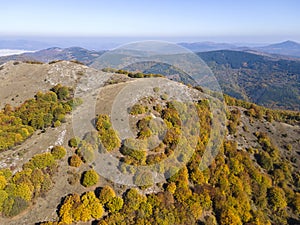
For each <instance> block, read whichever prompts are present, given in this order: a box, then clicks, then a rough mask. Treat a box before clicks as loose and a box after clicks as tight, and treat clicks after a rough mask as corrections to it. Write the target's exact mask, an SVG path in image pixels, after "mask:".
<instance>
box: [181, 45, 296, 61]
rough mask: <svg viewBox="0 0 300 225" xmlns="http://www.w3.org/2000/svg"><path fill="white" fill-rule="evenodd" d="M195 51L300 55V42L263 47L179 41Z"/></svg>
mask: <svg viewBox="0 0 300 225" xmlns="http://www.w3.org/2000/svg"><path fill="white" fill-rule="evenodd" d="M179 45H181V46H182V47H185V48H187V49H189V50H191V51H193V52H208V51H216V50H238V51H257V52H263V53H269V54H278V55H285V56H293V57H300V44H299V43H297V42H294V41H285V42H282V43H277V44H271V45H267V46H262V47H248V46H246V45H245V46H244V47H241V46H237V45H234V44H227V43H214V42H194V43H179Z"/></svg>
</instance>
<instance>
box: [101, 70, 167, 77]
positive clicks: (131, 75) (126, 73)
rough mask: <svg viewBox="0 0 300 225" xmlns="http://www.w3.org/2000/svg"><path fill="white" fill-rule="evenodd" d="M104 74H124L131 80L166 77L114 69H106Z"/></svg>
mask: <svg viewBox="0 0 300 225" xmlns="http://www.w3.org/2000/svg"><path fill="white" fill-rule="evenodd" d="M102 71H103V72H108V73H117V74H124V75H127V76H128V77H131V78H150V77H164V76H163V75H161V74H156V73H155V74H154V73H149V74H146V73H141V72H129V71H127V70H117V69H112V68H104V69H102Z"/></svg>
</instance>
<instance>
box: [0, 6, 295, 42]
mask: <svg viewBox="0 0 300 225" xmlns="http://www.w3.org/2000/svg"><path fill="white" fill-rule="evenodd" d="M299 8H300V2H299V1H296V0H290V1H288V2H287V1H284V0H275V1H269V0H267V1H259V0H254V1H250V2H245V1H233V0H229V1H216V0H212V1H205V2H204V1H196V0H190V1H186V2H182V1H170V0H166V1H155V0H154V1H151V2H141V1H137V0H132V1H126V2H124V1H120V0H116V1H112V2H107V1H95V0H88V1H70V0H66V1H63V2H61V1H58V0H53V1H49V2H46V1H42V2H41V1H37V0H29V1H26V2H22V1H13V2H8V1H6V2H2V4H1V8H0V18H1V21H5V23H3V24H2V25H1V28H0V39H2V40H3V39H5V38H10V39H11V38H15V39H24V37H25V38H26V39H39V40H41V41H45V40H47V39H48V40H50V41H51V40H54V39H55V38H56V39H57V38H59V39H63V38H70V37H72V38H73V39H74V37H76V39H80V38H81V39H89V40H92V39H95V38H97V37H98V38H99V37H101V38H102V40H104V39H113V40H115V39H120V38H121V39H122V40H123V41H124V40H125V42H126V40H129V41H139V40H141V39H142V40H145V39H146V40H147V39H156V40H157V39H159V40H163V41H171V42H182V41H185V42H197V41H201V42H202V41H214V42H227V43H228V42H229V43H237V42H238V43H264V44H266V43H275V42H281V41H285V40H293V41H297V42H299V41H300V24H299V22H298V17H299V16H298V9H299ZM123 41H122V42H123ZM127 42H128V41H127Z"/></svg>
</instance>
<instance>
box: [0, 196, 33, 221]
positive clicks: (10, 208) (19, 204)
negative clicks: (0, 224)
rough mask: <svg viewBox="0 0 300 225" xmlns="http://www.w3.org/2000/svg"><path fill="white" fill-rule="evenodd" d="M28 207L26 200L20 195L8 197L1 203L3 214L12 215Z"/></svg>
mask: <svg viewBox="0 0 300 225" xmlns="http://www.w3.org/2000/svg"><path fill="white" fill-rule="evenodd" d="M27 207H28V202H27V201H26V200H24V199H23V198H20V197H8V198H7V199H6V200H5V201H4V204H3V214H4V215H5V216H6V217H13V216H16V215H18V214H20V213H21V212H23V211H24V210H25V209H26V208H27Z"/></svg>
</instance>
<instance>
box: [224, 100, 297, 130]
mask: <svg viewBox="0 0 300 225" xmlns="http://www.w3.org/2000/svg"><path fill="white" fill-rule="evenodd" d="M224 99H225V102H226V104H227V105H229V106H239V107H243V108H245V109H247V110H248V111H247V113H248V115H249V116H252V117H254V118H256V119H262V118H265V119H266V120H268V121H269V122H272V121H273V120H275V121H278V122H285V123H288V124H292V125H295V124H300V112H299V111H289V110H274V109H268V108H265V107H262V106H258V105H256V104H254V103H250V102H246V101H243V100H238V99H235V98H232V97H230V96H228V95H225V98H224Z"/></svg>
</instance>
